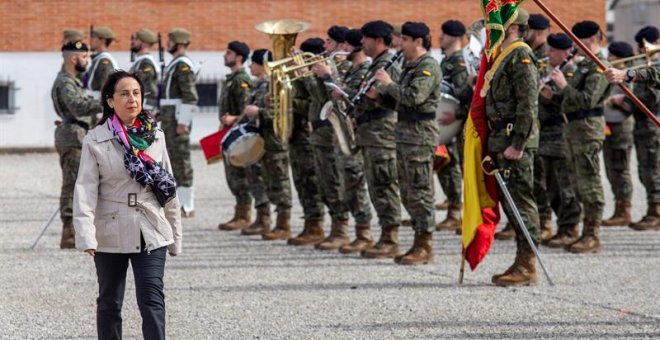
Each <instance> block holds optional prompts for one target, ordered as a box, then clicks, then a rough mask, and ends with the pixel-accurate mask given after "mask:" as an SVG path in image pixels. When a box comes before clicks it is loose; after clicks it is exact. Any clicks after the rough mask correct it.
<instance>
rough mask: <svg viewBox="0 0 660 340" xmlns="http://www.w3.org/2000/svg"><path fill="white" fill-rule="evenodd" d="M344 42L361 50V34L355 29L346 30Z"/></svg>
mask: <svg viewBox="0 0 660 340" xmlns="http://www.w3.org/2000/svg"><path fill="white" fill-rule="evenodd" d="M346 42H347V43H348V44H349V45H351V46H353V47H355V48H361V47H362V33H361V32H360V30H359V29H357V28H354V29H350V30H348V32H346Z"/></svg>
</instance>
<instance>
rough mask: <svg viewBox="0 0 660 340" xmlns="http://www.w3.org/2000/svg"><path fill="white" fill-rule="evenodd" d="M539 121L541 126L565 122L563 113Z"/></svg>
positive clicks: (557, 124)
mask: <svg viewBox="0 0 660 340" xmlns="http://www.w3.org/2000/svg"><path fill="white" fill-rule="evenodd" d="M540 122H541V127H552V126H559V125H564V123H566V121H565V120H564V116H563V115H561V116H552V117H550V118H548V119H543V120H541V121H540Z"/></svg>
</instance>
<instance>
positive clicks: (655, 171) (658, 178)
mask: <svg viewBox="0 0 660 340" xmlns="http://www.w3.org/2000/svg"><path fill="white" fill-rule="evenodd" d="M642 124H643V125H644V128H643V129H640V128H638V126H637V125H640V126H641V125H642ZM634 137H635V151H636V154H637V163H638V166H637V169H638V173H639V179H640V181H641V182H642V184H643V185H644V188H645V189H646V200H647V201H648V203H660V157H659V156H658V147H660V128H658V127H657V126H655V125H654V123H653V122H651V121H648V120H646V121H643V122H637V123H636V126H635V135H634Z"/></svg>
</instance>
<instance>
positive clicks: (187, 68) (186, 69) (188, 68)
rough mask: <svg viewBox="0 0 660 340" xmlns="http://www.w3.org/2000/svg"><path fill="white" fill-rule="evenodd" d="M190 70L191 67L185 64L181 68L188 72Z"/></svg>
mask: <svg viewBox="0 0 660 340" xmlns="http://www.w3.org/2000/svg"><path fill="white" fill-rule="evenodd" d="M189 70H190V67H188V66H184V67H182V68H181V72H188V71H189Z"/></svg>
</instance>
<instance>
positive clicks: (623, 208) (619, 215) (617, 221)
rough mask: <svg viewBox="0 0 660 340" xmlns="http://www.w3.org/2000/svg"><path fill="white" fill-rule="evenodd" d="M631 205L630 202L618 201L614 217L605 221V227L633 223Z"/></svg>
mask: <svg viewBox="0 0 660 340" xmlns="http://www.w3.org/2000/svg"><path fill="white" fill-rule="evenodd" d="M630 207H631V204H630V202H626V201H616V206H615V207H614V214H613V215H612V217H610V218H608V219H606V220H605V221H603V227H614V226H625V225H628V224H630V223H632V216H631V214H630Z"/></svg>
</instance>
